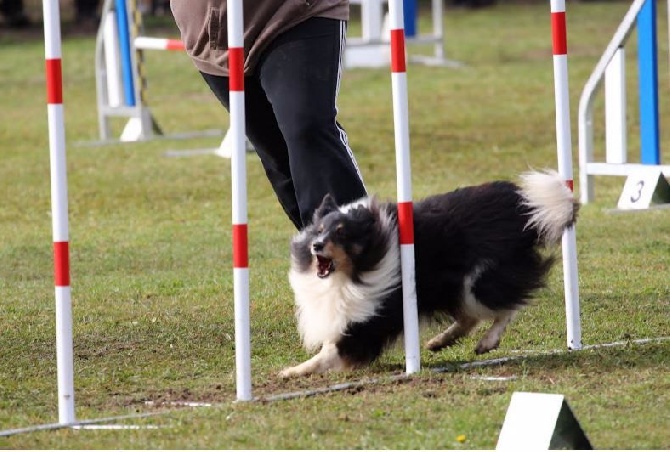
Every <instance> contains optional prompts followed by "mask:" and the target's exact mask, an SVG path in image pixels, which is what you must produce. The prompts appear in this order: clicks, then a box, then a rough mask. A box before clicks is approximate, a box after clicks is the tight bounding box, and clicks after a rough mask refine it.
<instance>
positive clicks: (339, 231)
mask: <svg viewBox="0 0 670 452" xmlns="http://www.w3.org/2000/svg"><path fill="white" fill-rule="evenodd" d="M335 233H336V234H337V235H338V236H339V237H344V235H345V230H344V225H341V224H340V225H338V226H337V227H336V228H335Z"/></svg>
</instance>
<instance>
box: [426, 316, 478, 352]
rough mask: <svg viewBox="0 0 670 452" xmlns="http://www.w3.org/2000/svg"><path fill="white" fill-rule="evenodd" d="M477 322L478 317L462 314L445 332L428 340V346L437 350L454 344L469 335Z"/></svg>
mask: <svg viewBox="0 0 670 452" xmlns="http://www.w3.org/2000/svg"><path fill="white" fill-rule="evenodd" d="M477 323H479V321H478V320H477V319H474V318H472V317H465V316H461V317H459V318H457V319H456V321H455V322H454V323H452V324H451V325H449V328H447V329H446V330H445V331H444V332H442V333H440V334H438V335H437V336H435V337H434V338H432V339H431V340H429V341H428V342H426V348H427V349H428V350H430V351H433V352H436V351H438V350H442V349H443V348H444V347H449V346H451V345H454V344H455V343H456V342H458V340H459V339H461V338H462V337H465V336H467V335H468V334H469V333H470V331H472V329H473V328H474V327H475V326H477Z"/></svg>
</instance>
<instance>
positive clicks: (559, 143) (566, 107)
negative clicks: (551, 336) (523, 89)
mask: <svg viewBox="0 0 670 452" xmlns="http://www.w3.org/2000/svg"><path fill="white" fill-rule="evenodd" d="M551 33H552V43H553V46H552V47H553V60H554V96H555V101H556V149H557V153H558V173H559V174H560V175H561V177H563V180H565V184H566V185H567V186H568V187H569V188H570V190H572V191H574V181H573V172H572V137H571V133H570V97H569V91H568V41H567V29H566V23H565V0H551ZM561 246H562V254H563V285H564V291H565V316H566V323H567V342H568V348H569V349H572V350H580V349H581V348H582V332H581V323H580V317H579V281H578V277H577V238H576V234H575V226H574V225H573V226H570V227H569V228H568V229H566V230H565V231H564V232H563V237H562V240H561Z"/></svg>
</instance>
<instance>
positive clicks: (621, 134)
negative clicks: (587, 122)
mask: <svg viewBox="0 0 670 452" xmlns="http://www.w3.org/2000/svg"><path fill="white" fill-rule="evenodd" d="M626 136H627V135H626V57H625V50H624V48H623V46H621V47H619V48H618V49H617V51H616V52H615V53H614V56H613V57H612V59H611V60H610V62H609V64H608V65H607V69H606V70H605V153H606V161H607V163H626V161H627V156H626V154H627V143H626Z"/></svg>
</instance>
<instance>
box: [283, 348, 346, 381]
mask: <svg viewBox="0 0 670 452" xmlns="http://www.w3.org/2000/svg"><path fill="white" fill-rule="evenodd" d="M350 368H351V366H350V365H349V364H347V362H346V361H345V360H343V359H342V357H341V356H340V354H339V352H338V350H337V346H336V345H335V344H333V343H332V342H325V343H324V344H323V346H321V351H320V352H319V353H317V354H316V355H314V356H313V357H311V358H310V359H308V360H307V361H305V362H304V363H302V364H298V365H297V366H294V367H287V368H286V369H284V370H282V371H281V372H279V378H291V377H299V376H302V375H309V374H313V373H323V372H327V371H329V370H334V371H342V370H348V369H350Z"/></svg>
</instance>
